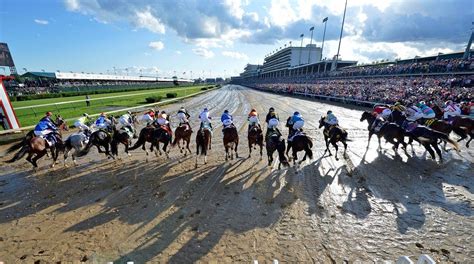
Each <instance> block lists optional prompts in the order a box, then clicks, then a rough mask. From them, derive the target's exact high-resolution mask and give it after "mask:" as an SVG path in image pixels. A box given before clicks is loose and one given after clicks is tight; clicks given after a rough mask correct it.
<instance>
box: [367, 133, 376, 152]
mask: <svg viewBox="0 0 474 264" xmlns="http://www.w3.org/2000/svg"><path fill="white" fill-rule="evenodd" d="M373 134H374V133H373V132H372V131H370V130H369V140H368V141H367V148H369V145H370V139H371V138H372V135H373Z"/></svg>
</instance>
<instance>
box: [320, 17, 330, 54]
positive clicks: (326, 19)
mask: <svg viewBox="0 0 474 264" xmlns="http://www.w3.org/2000/svg"><path fill="white" fill-rule="evenodd" d="M323 23H324V33H323V44H322V45H321V60H322V59H323V50H324V38H325V37H326V26H327V24H328V18H327V17H326V18H324V19H323Z"/></svg>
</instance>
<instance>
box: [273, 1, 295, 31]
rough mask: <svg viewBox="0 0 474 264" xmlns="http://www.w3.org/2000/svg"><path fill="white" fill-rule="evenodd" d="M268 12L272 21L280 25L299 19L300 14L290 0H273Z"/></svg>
mask: <svg viewBox="0 0 474 264" xmlns="http://www.w3.org/2000/svg"><path fill="white" fill-rule="evenodd" d="M268 14H269V15H270V18H271V23H272V24H274V25H277V26H280V27H284V26H286V25H288V24H290V23H292V22H294V21H296V20H298V16H297V15H296V13H295V11H294V10H293V7H292V5H291V4H290V1H289V0H272V3H271V6H270V10H269V11H268Z"/></svg>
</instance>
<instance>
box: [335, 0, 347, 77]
mask: <svg viewBox="0 0 474 264" xmlns="http://www.w3.org/2000/svg"><path fill="white" fill-rule="evenodd" d="M346 9H347V0H346V5H345V6H344V16H343V17H342V25H341V34H340V35H339V46H338V47H337V55H336V65H335V67H334V70H337V61H338V60H339V50H340V49H341V40H342V31H343V30H344V21H345V20H346Z"/></svg>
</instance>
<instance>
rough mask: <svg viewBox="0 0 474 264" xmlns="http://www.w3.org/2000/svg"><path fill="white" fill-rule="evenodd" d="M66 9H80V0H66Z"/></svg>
mask: <svg viewBox="0 0 474 264" xmlns="http://www.w3.org/2000/svg"><path fill="white" fill-rule="evenodd" d="M64 2H65V4H66V9H67V10H70V11H77V10H79V8H80V7H79V1H78V0H65V1H64Z"/></svg>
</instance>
